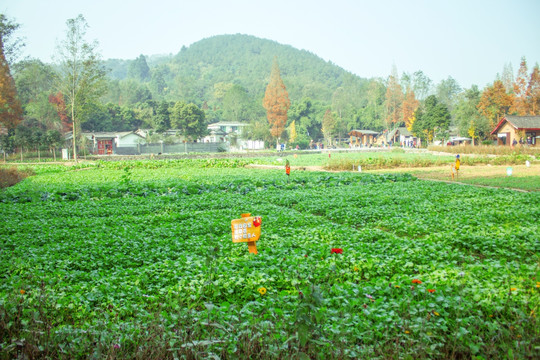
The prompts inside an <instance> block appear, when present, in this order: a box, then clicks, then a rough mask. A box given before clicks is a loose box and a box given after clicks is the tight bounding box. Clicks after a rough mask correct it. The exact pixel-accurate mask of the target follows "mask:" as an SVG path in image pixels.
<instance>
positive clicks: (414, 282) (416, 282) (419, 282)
mask: <svg viewBox="0 0 540 360" xmlns="http://www.w3.org/2000/svg"><path fill="white" fill-rule="evenodd" d="M412 283H413V284H421V283H422V282H421V281H420V280H418V279H413V281H412Z"/></svg>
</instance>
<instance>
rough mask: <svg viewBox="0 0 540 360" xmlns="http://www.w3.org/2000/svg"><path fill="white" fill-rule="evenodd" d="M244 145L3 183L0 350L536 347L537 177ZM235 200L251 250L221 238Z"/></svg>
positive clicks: (395, 351) (397, 353) (202, 354)
mask: <svg viewBox="0 0 540 360" xmlns="http://www.w3.org/2000/svg"><path fill="white" fill-rule="evenodd" d="M247 162H248V161H246V160H242V159H236V160H234V159H232V160H231V159H221V160H175V161H156V160H155V161H137V162H107V163H104V162H98V163H97V164H96V165H87V166H83V167H75V168H64V167H61V166H55V165H49V166H40V167H35V168H34V169H33V171H34V174H35V175H33V176H30V177H28V178H26V179H25V180H24V181H23V182H21V183H19V184H17V185H16V186H13V187H10V188H7V189H5V190H1V191H0V216H1V217H2V222H1V223H0V279H1V280H0V358H1V359H15V358H20V359H33V358H50V359H76V358H85V359H86V358H91V359H105V358H119V359H183V358H185V359H207V358H214V359H218V358H220V359H237V358H244V359H248V358H249V359H256V358H260V359H283V358H293V359H309V358H311V359H347V358H351V359H362V358H365V359H367V358H370V359H372V358H382V359H386V358H395V359H398V358H400V359H401V358H403V359H407V358H408V359H419V358H420V359H421V358H455V359H462V358H474V359H493V358H510V359H514V358H516V359H526V358H530V359H532V358H538V357H539V356H540V345H539V344H540V334H539V329H540V326H538V322H537V316H538V312H539V311H540V309H539V304H540V301H539V295H540V267H539V264H540V261H539V260H540V259H539V251H540V223H539V221H538V219H540V192H529V193H523V192H515V191H511V190H504V189H490V188H476V187H473V186H463V185H457V184H446V183H441V182H430V181H423V180H417V179H416V178H414V177H412V176H410V175H408V174H387V175H374V174H366V173H358V172H354V173H353V172H351V173H327V172H306V171H293V172H292V174H291V178H290V182H288V181H287V180H288V179H287V178H286V175H285V172H284V170H268V169H266V170H261V169H247V168H244V167H243V166H244V165H245V164H246V163H247ZM246 212H249V213H252V214H253V215H258V216H261V217H262V225H261V229H262V236H261V239H260V240H259V241H258V242H257V249H258V251H259V253H258V254H257V255H254V254H250V253H248V247H247V244H245V243H233V242H232V238H231V220H233V219H236V218H239V217H240V214H242V213H246Z"/></svg>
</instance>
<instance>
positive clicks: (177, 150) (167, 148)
mask: <svg viewBox="0 0 540 360" xmlns="http://www.w3.org/2000/svg"><path fill="white" fill-rule="evenodd" d="M220 151H229V145H228V144H225V143H182V144H172V145H168V144H144V145H138V146H136V147H131V146H129V147H127V146H126V147H117V148H115V149H114V152H115V155H144V154H187V153H194V152H196V153H207V152H208V153H211V152H220Z"/></svg>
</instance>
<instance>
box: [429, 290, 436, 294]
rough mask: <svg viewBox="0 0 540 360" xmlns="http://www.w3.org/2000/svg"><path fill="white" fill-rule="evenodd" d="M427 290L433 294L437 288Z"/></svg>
mask: <svg viewBox="0 0 540 360" xmlns="http://www.w3.org/2000/svg"><path fill="white" fill-rule="evenodd" d="M427 291H429V292H430V293H432V294H433V293H434V292H435V289H427Z"/></svg>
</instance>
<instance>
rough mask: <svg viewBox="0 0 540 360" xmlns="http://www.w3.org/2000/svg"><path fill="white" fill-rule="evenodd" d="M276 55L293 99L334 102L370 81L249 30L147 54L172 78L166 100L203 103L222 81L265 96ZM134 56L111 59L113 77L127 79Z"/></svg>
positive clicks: (153, 65)
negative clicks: (344, 90)
mask: <svg viewBox="0 0 540 360" xmlns="http://www.w3.org/2000/svg"><path fill="white" fill-rule="evenodd" d="M274 57H277V60H278V63H279V67H280V71H281V77H282V79H283V82H284V83H285V86H286V87H287V90H288V92H289V97H290V98H291V100H292V101H298V100H300V99H302V98H305V97H307V98H311V99H313V100H319V101H322V102H324V103H329V102H330V101H331V99H332V95H333V93H334V92H335V91H336V89H338V88H339V87H340V86H343V85H344V84H345V83H348V84H351V83H355V85H356V86H357V87H363V86H365V84H366V83H367V80H366V79H363V78H360V77H358V76H356V75H354V74H352V73H350V72H348V71H346V70H344V69H342V68H340V67H339V66H337V65H335V64H333V63H331V62H327V61H325V60H323V59H321V58H320V57H318V56H317V55H315V54H313V53H311V52H309V51H306V50H299V49H297V48H294V47H292V46H290V45H283V44H280V43H278V42H276V41H273V40H267V39H261V38H257V37H255V36H251V35H243V34H235V35H217V36H212V37H209V38H206V39H202V40H200V41H197V42H195V43H193V44H191V45H190V46H189V47H185V46H184V47H182V49H181V50H180V51H179V52H178V53H177V54H176V55H164V56H153V55H152V56H147V57H145V59H146V62H147V64H148V67H149V69H150V72H151V74H152V76H154V77H155V76H156V75H157V74H159V76H160V77H162V78H163V81H164V82H165V83H166V84H167V93H166V94H164V95H163V97H164V99H165V100H171V101H174V100H179V99H183V100H186V101H193V102H195V103H199V104H201V103H203V102H205V101H212V98H213V92H214V85H215V84H218V83H230V84H236V85H240V86H241V87H243V88H244V89H245V90H246V91H247V93H248V94H249V95H250V96H251V97H253V98H259V97H260V98H262V96H263V95H264V91H265V88H266V85H267V83H268V79H269V76H270V70H271V66H272V61H273V59H274ZM134 61H136V60H118V59H109V60H107V61H105V66H106V67H107V68H109V69H110V70H111V71H110V73H109V76H110V77H111V78H113V79H116V80H126V79H129V77H130V76H129V67H130V64H132V63H133V62H134ZM153 95H155V94H153ZM154 97H155V96H154Z"/></svg>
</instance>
